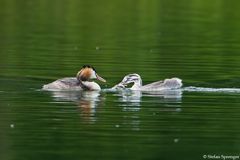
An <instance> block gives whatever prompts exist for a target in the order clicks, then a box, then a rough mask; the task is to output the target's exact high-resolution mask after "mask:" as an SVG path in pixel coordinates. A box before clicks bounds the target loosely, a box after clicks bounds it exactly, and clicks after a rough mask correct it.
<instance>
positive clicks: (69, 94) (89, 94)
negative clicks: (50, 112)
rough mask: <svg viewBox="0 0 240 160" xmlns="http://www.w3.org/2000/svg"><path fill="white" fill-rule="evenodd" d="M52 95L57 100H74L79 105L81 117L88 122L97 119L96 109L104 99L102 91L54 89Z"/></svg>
mask: <svg viewBox="0 0 240 160" xmlns="http://www.w3.org/2000/svg"><path fill="white" fill-rule="evenodd" d="M52 97H54V100H55V101H61V102H62V101H67V102H69V101H72V102H74V103H75V104H76V105H77V106H78V107H79V111H80V116H81V118H82V119H83V120H84V122H88V123H94V122H95V121H96V118H97V117H96V109H97V108H98V107H99V106H100V105H101V102H102V100H103V99H104V98H103V97H102V96H101V94H100V91H81V92H79V91H53V92H52Z"/></svg>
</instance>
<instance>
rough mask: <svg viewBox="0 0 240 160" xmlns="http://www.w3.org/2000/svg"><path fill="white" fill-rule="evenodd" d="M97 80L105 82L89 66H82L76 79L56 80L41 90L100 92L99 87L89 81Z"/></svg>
mask: <svg viewBox="0 0 240 160" xmlns="http://www.w3.org/2000/svg"><path fill="white" fill-rule="evenodd" d="M92 79H97V80H99V81H102V82H106V80H105V79H103V78H102V77H100V76H99V75H98V74H97V73H96V70H95V69H94V68H93V67H92V66H89V65H84V66H83V67H82V69H81V70H80V71H79V72H78V73H77V76H76V77H66V78H62V79H58V80H56V81H54V82H52V83H49V84H46V85H44V86H43V87H42V89H43V90H101V87H100V86H99V85H98V84H97V83H95V82H93V81H91V80H92Z"/></svg>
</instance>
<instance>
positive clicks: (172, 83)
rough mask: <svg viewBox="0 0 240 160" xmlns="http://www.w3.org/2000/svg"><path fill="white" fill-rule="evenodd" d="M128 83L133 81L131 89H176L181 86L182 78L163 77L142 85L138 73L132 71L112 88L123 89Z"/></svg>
mask: <svg viewBox="0 0 240 160" xmlns="http://www.w3.org/2000/svg"><path fill="white" fill-rule="evenodd" d="M130 83H133V86H132V87H131V88H130V89H131V90H139V91H160V90H164V89H165V90H166V89H178V88H181V87H182V80H181V79H179V78H171V79H165V80H163V81H157V82H153V83H150V84H147V85H142V79H141V77H140V75H138V74H136V73H133V74H128V75H126V76H125V77H124V78H123V80H122V81H121V82H120V83H118V84H117V85H115V86H114V87H113V89H123V88H125V87H127V85H128V84H130Z"/></svg>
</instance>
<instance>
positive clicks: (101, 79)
mask: <svg viewBox="0 0 240 160" xmlns="http://www.w3.org/2000/svg"><path fill="white" fill-rule="evenodd" d="M96 77H97V80H99V81H102V82H106V80H105V79H103V78H102V77H100V76H99V75H98V74H96Z"/></svg>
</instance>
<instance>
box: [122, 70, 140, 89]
mask: <svg viewBox="0 0 240 160" xmlns="http://www.w3.org/2000/svg"><path fill="white" fill-rule="evenodd" d="M130 83H134V85H139V86H142V79H141V77H140V76H139V75H138V74H136V73H133V74H128V75H126V76H125V77H124V78H123V80H122V81H121V84H123V85H124V86H127V85H128V84H130Z"/></svg>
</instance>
